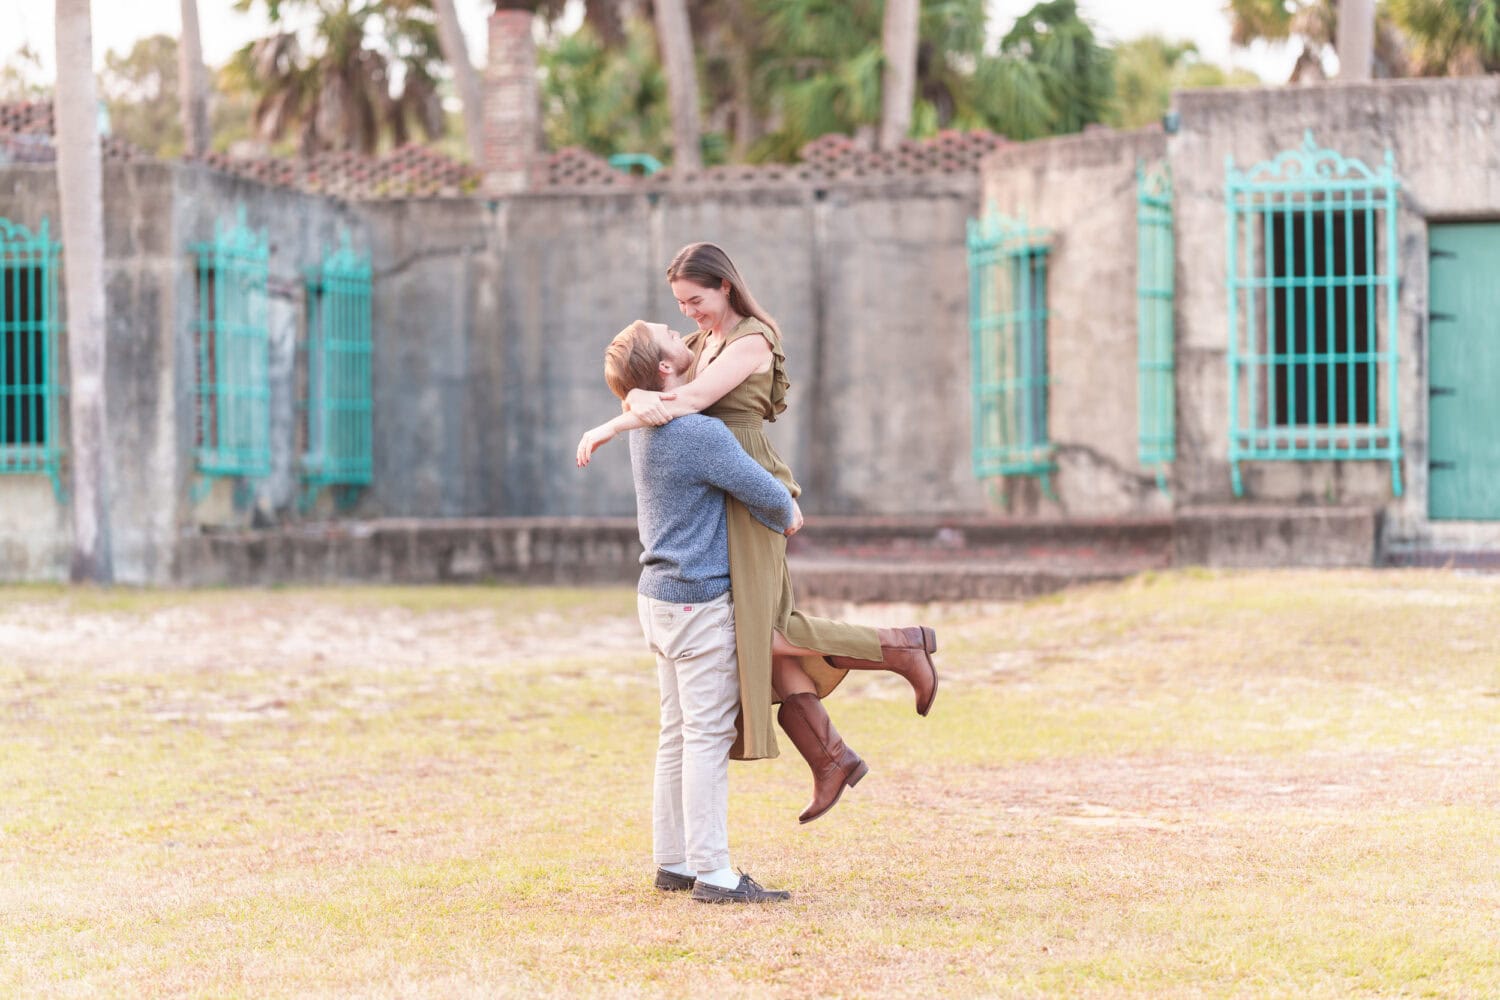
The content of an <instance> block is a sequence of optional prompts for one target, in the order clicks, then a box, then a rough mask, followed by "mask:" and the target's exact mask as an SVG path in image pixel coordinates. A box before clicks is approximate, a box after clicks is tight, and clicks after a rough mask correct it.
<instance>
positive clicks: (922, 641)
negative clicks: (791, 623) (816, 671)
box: [771, 626, 938, 715]
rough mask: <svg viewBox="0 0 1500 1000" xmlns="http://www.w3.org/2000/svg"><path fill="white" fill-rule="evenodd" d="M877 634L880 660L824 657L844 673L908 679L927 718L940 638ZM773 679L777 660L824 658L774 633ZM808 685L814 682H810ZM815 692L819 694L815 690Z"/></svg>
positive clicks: (919, 632)
mask: <svg viewBox="0 0 1500 1000" xmlns="http://www.w3.org/2000/svg"><path fill="white" fill-rule="evenodd" d="M875 634H876V635H877V636H878V637H879V640H880V657H881V658H880V659H878V660H873V659H872V660H861V659H856V658H854V657H849V656H826V657H823V658H824V659H825V660H827V661H828V663H829V664H830V665H832V666H835V667H838V668H839V669H840V670H889V671H891V672H892V673H895V674H899V675H900V676H902V677H904V678H906V681H907V683H908V684H910V685H911V686H912V690H913V691H915V692H916V696H917V713H918V714H919V715H926V714H927V713H928V711H929V710H930V709H931V708H932V699H933V698H935V697H936V696H937V683H938V681H937V666H936V665H935V664H934V663H933V662H932V654H933V653H934V652H935V651H936V650H937V635H936V633H934V632H933V631H932V629H930V628H926V627H924V626H919V627H916V628H878V629H875ZM771 655H772V656H773V657H775V658H776V659H775V660H773V661H772V671H773V673H772V677H773V684H774V677H775V670H776V667H775V663H776V660H781V659H789V658H792V657H801V656H823V654H822V653H819V652H818V651H817V650H813V649H807V648H805V647H803V646H799V645H797V644H796V643H794V642H792V641H791V640H790V639H788V638H787V637H786V636H784V635H782V634H781V633H780V632H776V631H772V633H771ZM797 672H798V673H799V674H801V675H802V676H803V677H807V672H806V671H805V670H802V669H801V668H800V667H798V669H797ZM808 683H809V684H811V683H812V679H811V678H808ZM811 690H814V691H816V690H817V688H816V686H814V687H813V688H811Z"/></svg>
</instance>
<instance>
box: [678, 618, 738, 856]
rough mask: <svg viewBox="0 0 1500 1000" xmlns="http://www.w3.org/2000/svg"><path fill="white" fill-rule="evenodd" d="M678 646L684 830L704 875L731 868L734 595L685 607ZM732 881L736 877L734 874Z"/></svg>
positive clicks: (735, 662) (691, 853)
mask: <svg viewBox="0 0 1500 1000" xmlns="http://www.w3.org/2000/svg"><path fill="white" fill-rule="evenodd" d="M680 621H681V628H680V629H679V631H678V633H677V635H676V636H675V637H674V642H673V644H672V645H673V646H674V648H675V649H676V650H678V651H680V652H679V654H678V656H677V657H676V661H675V668H676V672H677V686H678V692H679V695H680V699H681V711H682V803H683V829H684V833H685V834H686V837H687V860H688V864H689V865H690V866H691V867H692V869H693V870H694V871H695V872H697V873H698V875H699V877H700V878H703V877H705V876H709V877H711V878H712V877H714V876H717V878H718V880H720V881H724V880H725V879H724V875H725V874H727V873H728V872H729V748H730V746H732V745H733V743H734V717H735V712H736V709H737V707H738V705H739V695H740V692H739V663H738V660H737V658H736V656H735V648H734V607H733V605H732V604H731V602H730V600H729V598H728V595H725V596H724V597H721V598H718V599H717V600H714V601H710V602H708V603H707V604H701V605H698V606H697V607H695V608H694V610H693V611H692V612H683V613H682V616H681V619H680ZM729 881H730V883H731V885H732V884H733V883H734V882H737V881H738V879H731V880H729Z"/></svg>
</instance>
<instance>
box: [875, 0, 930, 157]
mask: <svg viewBox="0 0 1500 1000" xmlns="http://www.w3.org/2000/svg"><path fill="white" fill-rule="evenodd" d="M921 9H922V3H921V0H885V25H884V28H883V33H882V36H881V40H880V45H881V49H882V51H883V52H884V53H885V69H884V71H883V72H882V73H881V92H880V148H881V149H894V148H896V146H897V145H899V144H900V142H901V140H902V139H905V138H906V134H907V133H908V132H910V131H911V111H912V103H913V101H914V100H915V99H916V89H917V22H918V20H919V15H920V13H921Z"/></svg>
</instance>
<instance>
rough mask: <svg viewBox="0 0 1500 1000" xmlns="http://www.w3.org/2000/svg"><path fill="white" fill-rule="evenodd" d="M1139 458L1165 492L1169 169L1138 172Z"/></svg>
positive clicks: (1173, 424) (1171, 428) (1170, 422)
mask: <svg viewBox="0 0 1500 1000" xmlns="http://www.w3.org/2000/svg"><path fill="white" fill-rule="evenodd" d="M1136 240H1137V248H1136V341H1137V348H1138V357H1137V362H1136V367H1137V396H1138V398H1137V401H1136V409H1137V436H1138V437H1137V441H1138V449H1137V455H1138V458H1139V460H1140V463H1141V465H1142V466H1144V467H1145V468H1148V469H1155V470H1156V485H1157V487H1158V488H1159V489H1162V490H1165V489H1166V478H1167V468H1168V467H1169V466H1170V465H1171V464H1172V462H1173V461H1174V460H1175V459H1176V457H1177V389H1176V376H1177V371H1176V370H1177V364H1176V357H1177V353H1176V326H1175V324H1174V322H1173V315H1172V314H1173V308H1174V295H1175V288H1176V285H1175V271H1176V266H1177V256H1176V249H1175V245H1174V242H1173V236H1172V176H1171V174H1170V173H1169V172H1168V170H1167V165H1166V164H1165V163H1159V164H1157V165H1155V166H1154V167H1151V168H1149V169H1148V168H1147V167H1145V166H1144V165H1142V166H1138V167H1137V168H1136Z"/></svg>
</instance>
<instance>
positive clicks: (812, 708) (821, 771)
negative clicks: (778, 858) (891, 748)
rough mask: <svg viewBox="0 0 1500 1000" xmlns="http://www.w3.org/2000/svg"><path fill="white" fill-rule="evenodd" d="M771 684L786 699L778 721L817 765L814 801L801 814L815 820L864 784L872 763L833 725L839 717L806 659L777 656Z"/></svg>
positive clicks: (812, 765)
mask: <svg viewBox="0 0 1500 1000" xmlns="http://www.w3.org/2000/svg"><path fill="white" fill-rule="evenodd" d="M771 684H772V688H773V690H774V692H775V694H776V697H777V698H778V699H779V700H780V702H781V708H780V709H779V710H778V711H777V712H776V721H777V722H779V723H781V728H782V729H783V730H785V731H786V734H787V736H789V737H790V738H791V740H792V745H793V746H795V747H796V748H797V752H798V753H800V754H801V755H802V758H803V759H804V760H806V761H807V766H808V767H809V768H811V769H812V773H813V797H812V801H811V802H809V803H808V804H807V808H806V809H804V810H802V815H801V816H799V817H797V818H798V819H799V820H801V821H802V822H803V823H810V822H812V821H813V820H815V819H817V818H818V817H819V816H821V815H823V814H824V813H826V812H827V811H828V810H830V809H832V808H833V806H834V803H836V802H838V800H839V796H840V795H842V794H844V789H845V788H853V787H854V786H855V785H857V784H859V779H861V778H863V777H864V776H865V773H866V772H867V771H869V770H870V768H869V765H867V764H866V763H865V762H864V761H863V760H860V757H859V754H857V753H855V752H854V751H853V750H851V749H849V747H847V746H846V745H845V744H844V741H843V739H842V738H841V737H840V736H839V734H838V730H836V729H834V728H833V721H832V720H831V719H829V718H828V712H827V710H826V709H824V708H823V702H822V701H821V700H819V698H818V694H817V689H816V688H815V687H814V685H813V682H812V678H810V677H808V676H807V672H806V671H805V670H803V669H802V663H801V661H800V660H798V659H797V658H796V657H795V656H777V657H774V658H773V659H772V660H771Z"/></svg>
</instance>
